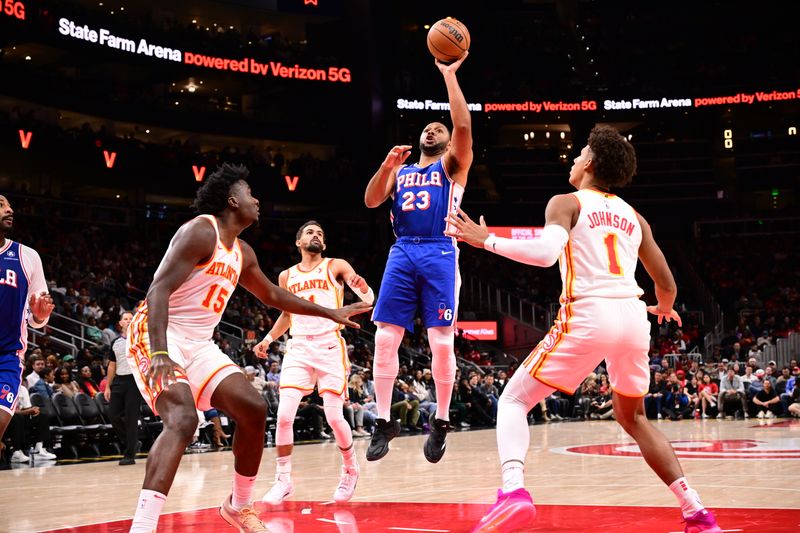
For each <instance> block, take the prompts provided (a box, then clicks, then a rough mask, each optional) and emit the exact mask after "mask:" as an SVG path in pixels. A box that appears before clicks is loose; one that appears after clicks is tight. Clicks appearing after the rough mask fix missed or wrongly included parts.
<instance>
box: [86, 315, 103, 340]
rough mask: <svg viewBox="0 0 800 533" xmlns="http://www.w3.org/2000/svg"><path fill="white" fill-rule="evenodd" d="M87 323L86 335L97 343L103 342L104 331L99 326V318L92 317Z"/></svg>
mask: <svg viewBox="0 0 800 533" xmlns="http://www.w3.org/2000/svg"><path fill="white" fill-rule="evenodd" d="M87 324H88V325H87V326H86V327H85V329H84V331H85V332H86V337H87V338H88V339H89V340H90V341H92V342H93V343H95V344H102V343H103V332H102V330H101V329H100V328H98V327H97V320H96V319H95V318H94V317H90V318H89V320H88V321H87Z"/></svg>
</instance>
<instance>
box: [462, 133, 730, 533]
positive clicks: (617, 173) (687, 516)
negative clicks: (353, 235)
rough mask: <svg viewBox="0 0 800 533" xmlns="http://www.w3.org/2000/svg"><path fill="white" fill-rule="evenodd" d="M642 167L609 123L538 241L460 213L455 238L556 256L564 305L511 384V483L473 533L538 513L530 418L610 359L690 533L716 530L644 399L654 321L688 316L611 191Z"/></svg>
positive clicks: (634, 216)
mask: <svg viewBox="0 0 800 533" xmlns="http://www.w3.org/2000/svg"><path fill="white" fill-rule="evenodd" d="M635 172H636V152H635V151H634V149H633V146H631V144H630V143H629V142H628V141H627V140H626V139H625V138H624V137H623V136H622V135H620V134H619V132H617V131H616V130H615V129H613V128H611V127H608V126H597V127H595V128H594V129H593V130H592V132H591V134H590V135H589V141H588V144H587V146H585V147H584V148H583V149H582V150H581V153H580V155H579V156H578V157H576V158H575V161H574V164H573V165H572V169H571V170H570V175H569V183H570V184H571V185H572V186H573V187H575V188H576V189H578V191H577V192H574V193H571V194H560V195H557V196H554V197H553V198H551V199H550V202H549V203H548V204H547V209H546V211H545V220H546V221H545V228H544V231H543V232H542V236H541V238H540V239H537V240H533V241H513V240H511V239H502V238H498V237H495V236H490V235H489V232H488V230H487V228H486V223H485V222H484V220H483V217H481V219H480V225H478V224H475V223H474V222H472V220H470V219H469V217H468V216H467V215H466V214H464V213H463V211H460V212H459V214H460V215H461V218H459V217H457V216H455V215H451V217H450V222H451V223H452V224H453V226H454V229H453V230H452V232H451V234H452V235H453V236H456V235H457V236H459V237H461V238H462V239H463V240H465V241H467V242H468V243H469V244H471V245H473V246H476V247H481V248H485V249H486V250H488V251H490V252H494V253H496V254H499V255H502V256H505V257H508V258H509V259H513V260H515V261H519V262H521V263H526V264H529V265H536V266H543V267H548V266H551V265H552V264H553V263H555V261H556V259H558V260H559V264H560V269H561V279H562V283H563V291H562V293H561V309H560V311H559V314H558V318H557V319H556V321H555V324H554V325H553V327H552V329H551V330H550V332H549V333H548V334H547V335H546V336H545V338H544V339H543V340H542V341H541V342H540V343H539V344H538V345H537V346H536V348H535V349H534V350H533V352H531V354H530V355H529V356H528V358H527V359H525V361H524V362H523V364H522V365H521V366H520V368H519V370H518V371H517V372H516V373H515V374H514V377H513V378H511V380H510V381H509V383H508V385H506V387H505V389H503V394H502V396H501V397H500V402H499V405H498V413H497V447H498V451H499V454H500V464H501V465H502V472H503V488H502V489H501V490H500V491H498V497H497V503H495V505H494V506H492V508H491V509H490V510H489V512H488V513H487V514H486V515H485V516H484V517H483V519H482V520H481V521H480V522H479V523H478V524H477V525H476V526H475V528H474V530H473V531H474V532H478V531H480V532H489V531H491V532H504V531H514V530H516V529H517V528H525V527H526V526H528V525H529V524H530V522H531V521H533V519H534V518H535V516H536V508H535V507H534V506H533V502H532V500H531V496H530V494H529V493H528V491H526V490H525V487H524V470H523V469H524V462H525V454H526V452H527V451H528V445H529V443H530V433H529V430H528V424H527V421H526V416H527V413H528V411H530V410H531V408H533V406H535V405H536V404H537V403H539V401H540V400H542V399H543V398H545V397H547V396H549V395H550V394H552V393H553V392H555V390H556V389H558V390H561V391H564V392H566V393H567V394H572V393H573V391H574V390H575V388H576V387H577V386H578V385H579V384H580V383H581V382H582V381H583V379H584V378H585V377H586V375H587V374H588V373H589V372H591V371H592V370H593V369H594V368H596V367H597V365H598V364H599V363H600V362H601V361H602V360H603V359H605V360H606V365H607V366H608V374H609V379H610V382H611V387H612V389H613V402H614V417H615V418H616V419H617V421H618V422H619V423H620V425H622V427H623V428H624V429H625V431H627V432H628V434H629V435H630V436H631V437H633V438H634V439H635V440H636V443H637V444H638V445H639V449H640V450H641V453H642V456H643V457H644V459H645V461H647V464H648V465H650V467H651V468H652V469H653V470H654V471H655V473H656V474H657V475H658V477H660V478H661V480H662V481H663V482H664V483H665V484H667V485H668V486H669V488H670V490H672V492H673V493H674V494H675V496H676V497H677V499H678V502H679V503H680V505H681V511H682V513H683V517H684V520H685V522H686V531H687V533H698V532H701V531H702V532H707V533H719V532H721V531H722V530H721V529H720V528H719V526H718V525H717V523H716V520H715V519H714V515H713V514H712V513H710V512H709V511H707V510H706V509H705V508H704V507H703V504H702V503H701V502H700V498H699V497H698V495H697V492H696V491H694V490H693V489H691V488H690V487H689V484H688V482H687V481H686V478H685V477H684V475H683V470H682V469H681V465H680V463H678V459H677V458H676V457H675V452H674V451H673V450H672V447H671V446H670V444H669V441H667V439H666V438H665V437H664V435H663V434H662V433H661V432H660V431H658V430H657V429H656V428H655V427H653V426H652V425H651V424H650V422H648V420H647V417H646V415H645V411H644V402H643V400H642V398H643V396H644V395H645V394H646V393H647V390H648V385H649V383H650V372H649V367H648V357H647V353H648V350H649V348H650V323H649V322H648V320H647V313H648V312H650V313H652V314H654V315H656V316H658V322H659V323H661V322H662V321H663V320H667V321H670V320H676V321H677V322H678V324H679V325H680V323H681V321H680V317H679V316H678V314H677V313H676V312H675V310H674V309H672V305H673V303H674V302H675V296H676V294H677V289H676V287H675V280H674V279H673V278H672V273H671V272H670V269H669V266H668V265H667V262H666V260H665V259H664V255H663V254H662V253H661V250H660V249H659V247H658V245H657V244H656V242H655V240H654V239H653V234H652V232H651V230H650V226H649V225H648V224H647V221H646V220H645V219H644V218H643V217H642V216H641V215H639V214H638V213H637V212H636V211H634V209H633V208H632V207H631V206H630V205H628V204H627V203H626V202H625V201H624V200H622V198H620V197H619V196H616V195H614V194H612V193H611V192H610V189H611V187H622V186H624V185H626V184H627V183H629V182H630V181H631V179H632V178H633V175H634V174H635ZM637 258H638V259H640V260H641V261H642V264H643V265H644V268H645V270H647V273H648V274H649V275H650V277H651V278H652V279H653V281H654V282H655V291H656V297H657V299H658V304H657V305H654V306H650V307H646V306H645V303H644V302H642V301H641V300H639V297H640V296H641V295H642V290H641V289H640V288H639V286H638V285H637V284H636V278H635V270H636V262H637Z"/></svg>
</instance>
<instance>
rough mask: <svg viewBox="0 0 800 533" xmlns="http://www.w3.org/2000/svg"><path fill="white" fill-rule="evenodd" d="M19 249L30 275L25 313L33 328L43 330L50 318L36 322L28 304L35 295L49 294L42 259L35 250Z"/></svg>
mask: <svg viewBox="0 0 800 533" xmlns="http://www.w3.org/2000/svg"><path fill="white" fill-rule="evenodd" d="M19 248H20V256H21V257H20V259H21V260H22V267H23V268H24V269H25V272H26V273H27V275H28V295H27V297H26V298H25V302H26V303H25V311H26V312H27V313H28V324H30V325H31V327H33V328H41V327H43V326H44V325H45V324H47V321H48V320H49V317H48V318H46V319H45V320H44V321H43V322H36V319H35V318H34V317H33V313H31V310H30V308H29V307H28V304H27V302H28V301H29V300H30V298H31V295H33V294H42V293H46V292H48V290H47V281H46V280H45V279H44V269H43V268H42V259H41V258H40V257H39V254H38V253H36V250H34V249H33V248H29V247H27V246H24V245H20V247H19Z"/></svg>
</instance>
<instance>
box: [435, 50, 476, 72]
mask: <svg viewBox="0 0 800 533" xmlns="http://www.w3.org/2000/svg"><path fill="white" fill-rule="evenodd" d="M468 55H469V52H466V51H465V52H464V53H463V54H461V57H459V58H458V59H457V60H455V61H453V62H452V63H442V62H441V61H439V60H438V59H434V62H435V63H436V67H437V68H438V69H439V72H441V73H442V74H455V72H456V71H457V70H458V67H460V66H461V63H463V62H464V60H465V59H466V58H467V56H468Z"/></svg>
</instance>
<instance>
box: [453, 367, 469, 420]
mask: <svg viewBox="0 0 800 533" xmlns="http://www.w3.org/2000/svg"><path fill="white" fill-rule="evenodd" d="M462 382H464V383H466V385H467V386H469V383H467V378H463V379H460V380H456V381H454V382H453V392H452V396H451V398H450V409H455V410H456V411H458V415H457V416H456V417H455V420H458V427H460V428H468V427H469V422H467V402H468V401H469V397H468V396H467V397H465V396H463V395H462V391H463V390H468V389H465V388H464V387H462ZM455 420H454V421H453V422H454V425H455Z"/></svg>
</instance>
